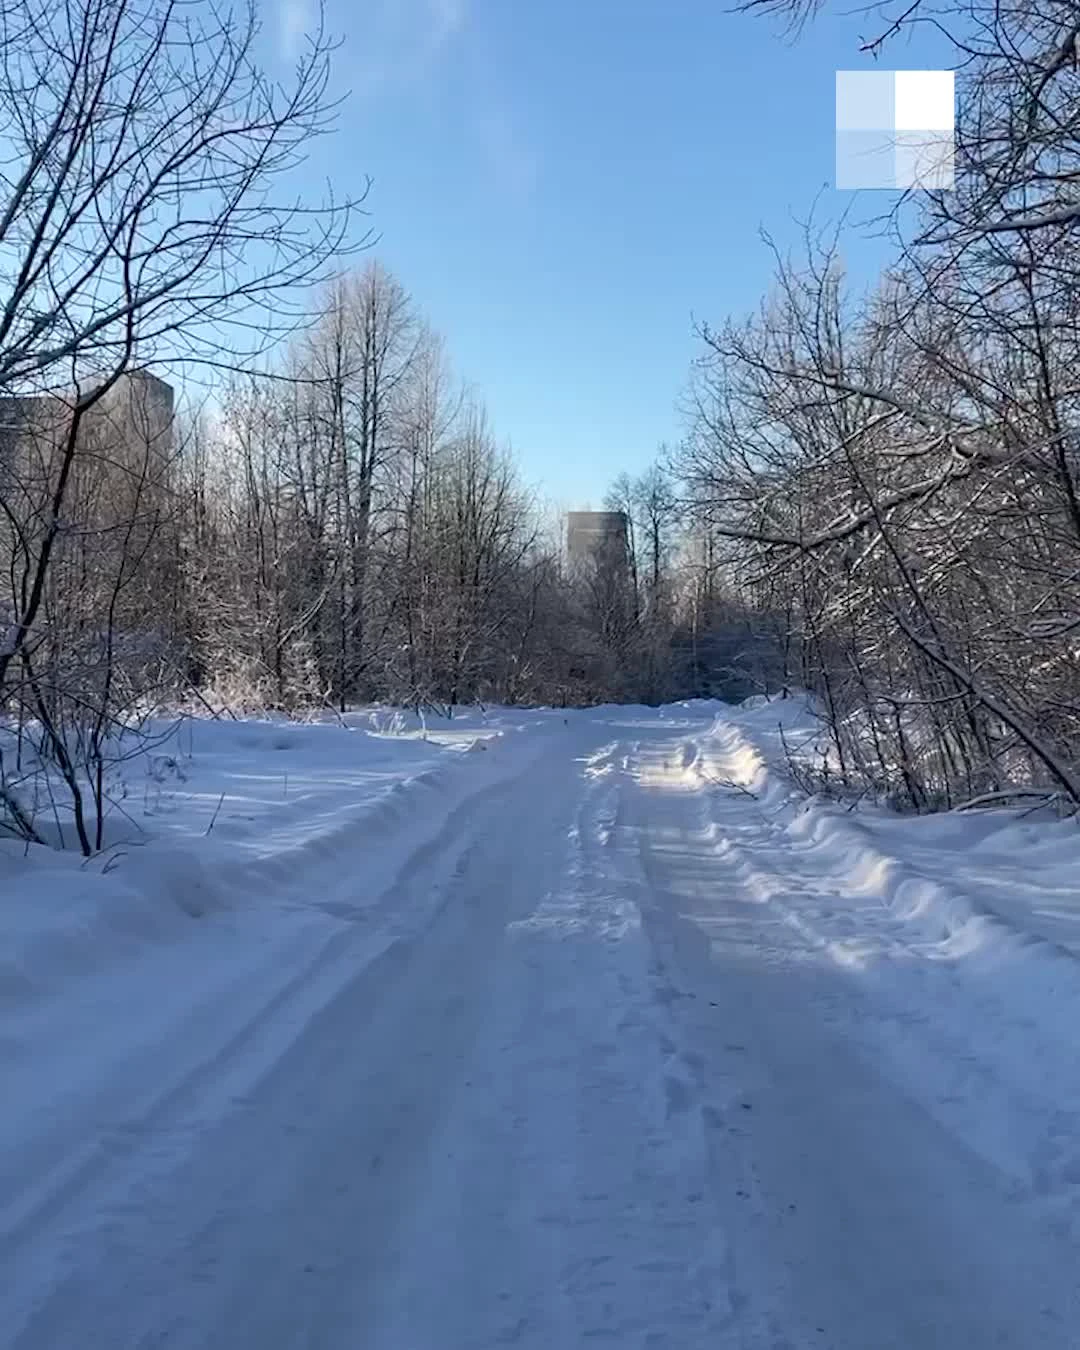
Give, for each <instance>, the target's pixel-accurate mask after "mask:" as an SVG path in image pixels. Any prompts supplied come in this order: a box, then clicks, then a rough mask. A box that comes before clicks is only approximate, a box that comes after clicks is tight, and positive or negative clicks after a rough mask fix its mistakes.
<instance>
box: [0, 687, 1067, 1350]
mask: <svg viewBox="0 0 1080 1350" xmlns="http://www.w3.org/2000/svg"><path fill="white" fill-rule="evenodd" d="M815 735H816V724H815V722H814V719H813V717H812V715H811V713H810V712H809V710H808V708H807V707H806V705H805V703H803V702H801V701H800V700H798V699H775V700H768V699H756V700H752V701H750V702H749V703H747V704H744V705H742V706H741V707H739V708H730V707H726V706H724V705H721V704H718V703H714V702H706V701H696V700H695V701H690V702H687V703H683V704H680V705H676V706H672V707H668V708H664V709H649V708H620V707H604V708H599V709H593V710H590V711H584V712H571V713H564V712H562V711H561V710H551V709H542V710H535V711H529V712H523V711H519V710H508V709H489V710H487V711H486V712H483V713H481V712H480V711H476V712H469V713H467V714H466V715H465V716H463V717H460V718H459V717H455V718H454V719H453V720H452V721H445V720H443V719H437V718H433V717H432V718H426V719H425V720H424V722H423V723H422V722H420V721H419V720H418V719H417V718H415V717H414V716H412V715H410V714H405V713H401V712H399V711H397V710H393V709H368V710H361V711H359V712H355V713H350V714H348V715H347V716H345V717H344V718H332V717H329V716H327V717H326V718H325V719H323V720H322V721H320V722H317V723H290V722H286V721H283V720H267V719H263V720H244V721H236V722H233V721H224V720H222V721H213V720H209V719H203V720H196V721H188V722H185V723H184V725H183V726H182V727H181V729H180V730H179V732H178V733H177V735H176V736H175V737H174V738H173V739H172V740H170V741H169V742H168V743H167V744H165V745H162V746H158V747H157V749H156V750H155V751H154V752H153V756H152V758H151V757H148V756H143V757H142V758H135V759H133V760H131V761H130V762H129V763H128V764H127V765H126V767H125V783H124V792H125V795H124V797H123V799H122V805H123V813H122V814H120V815H118V817H117V818H114V819H113V820H112V821H111V822H110V835H109V840H110V846H109V848H108V849H107V850H106V851H105V853H104V854H103V855H101V856H100V857H98V858H95V859H93V860H91V861H90V862H88V863H84V862H83V861H82V860H81V859H79V858H78V857H75V856H73V855H71V854H68V853H63V852H59V851H56V850H47V849H44V848H40V847H31V848H29V849H28V848H26V847H25V846H23V845H21V844H16V843H14V842H7V843H5V844H3V845H2V846H0V878H2V881H3V890H4V897H5V899H4V907H3V911H2V915H0V926H2V930H3V931H2V943H0V1008H2V1012H3V1023H2V1027H3V1030H2V1032H0V1072H2V1074H3V1082H4V1084H5V1093H4V1096H5V1110H4V1112H3V1115H2V1120H0V1261H2V1262H3V1268H4V1270H5V1275H6V1279H5V1282H4V1286H3V1290H2V1292H0V1317H2V1320H0V1325H3V1327H4V1338H3V1339H4V1344H5V1345H11V1346H12V1347H16V1348H17V1350H42V1348H44V1347H53V1346H66V1345H76V1344H77V1345H79V1346H80V1347H86V1348H87V1350H93V1348H94V1347H99V1346H100V1347H103V1348H104V1347H109V1350H114V1348H115V1347H120V1346H123V1347H128V1346H131V1347H135V1346H140V1347H141V1346H150V1345H159V1344H167V1345H169V1346H176V1347H180V1348H181V1350H187V1348H188V1347H191V1348H192V1350H193V1348H194V1347H196V1346H198V1347H221V1348H222V1350H225V1347H230V1348H231V1347H236V1346H259V1347H260V1348H262V1347H266V1348H267V1350H284V1347H290V1348H291V1347H301V1346H303V1347H308V1346H311V1347H316V1346H318V1347H324V1346H325V1347H338V1346H341V1347H350V1348H351V1347H353V1346H364V1347H372V1348H373V1350H415V1348H416V1347H420V1348H422V1350H426V1347H436V1346H437V1347H440V1348H442V1347H445V1348H446V1350H466V1347H468V1348H469V1350H472V1348H473V1347H476V1348H477V1350H479V1347H489V1346H499V1345H518V1346H521V1347H525V1350H540V1347H544V1350H548V1347H551V1346H558V1347H574V1346H579V1345H580V1346H586V1345H594V1344H611V1345H613V1346H619V1347H624V1346H625V1347H652V1348H653V1350H655V1348H657V1347H663V1346H672V1347H676V1346H677V1347H679V1348H680V1350H699V1348H700V1350H705V1347H709V1348H710V1350H712V1348H713V1347H727V1346H730V1347H733V1348H734V1347H740V1350H742V1348H743V1347H749V1350H757V1348H758V1347H760V1350H765V1348H766V1347H768V1348H769V1350H776V1347H780V1346H782V1347H785V1350H808V1347H815V1348H819V1347H830V1350H869V1348H870V1347H873V1350H878V1348H879V1347H881V1350H886V1348H887V1347H893V1346H895V1347H905V1348H907V1347H911V1346H915V1345H917V1346H919V1347H936V1346H941V1347H945V1346H948V1347H950V1350H954V1347H957V1346H961V1345H970V1346H980V1347H981V1346H984V1345H987V1346H988V1345H999V1346H1009V1347H1013V1346H1015V1347H1024V1350H1029V1348H1030V1347H1042V1346H1046V1347H1065V1346H1070V1345H1073V1344H1074V1343H1075V1334H1074V1327H1075V1325H1076V1318H1077V1314H1078V1311H1080V1309H1078V1307H1077V1292H1076V1289H1075V1277H1074V1271H1075V1267H1076V1260H1077V1255H1078V1252H1077V1244H1078V1241H1080V1079H1078V1078H1077V1076H1076V1074H1075V1062H1076V1032H1075V1028H1076V1027H1077V1026H1078V1025H1080V965H1078V964H1077V959H1076V958H1077V954H1078V943H1080V927H1078V923H1080V887H1078V886H1077V884H1076V882H1075V877H1076V876H1077V875H1080V872H1078V864H1080V829H1078V828H1077V826H1076V825H1075V823H1073V822H1070V821H1057V820H1041V819H1038V818H1037V817H1035V816H1032V815H1031V814H1025V813H1024V812H1022V811H1019V810H1012V811H1003V810H993V811H991V810H979V811H971V812H964V813H953V814H950V815H943V816H938V817H923V818H903V817H898V816H895V815H890V814H889V813H888V812H886V811H884V810H881V809H877V808H871V807H867V806H865V805H860V806H858V807H857V808H854V809H852V807H851V805H850V804H846V803H842V802H837V801H826V800H821V799H807V798H806V797H805V795H803V794H802V793H801V792H800V791H799V790H798V789H797V788H796V787H795V786H794V785H793V783H792V782H791V780H790V779H789V777H788V775H787V773H786V771H785V767H784V759H785V754H786V751H787V750H791V749H792V748H793V747H794V748H795V751H796V753H797V752H798V747H799V745H800V744H810V743H811V742H812V741H813V739H814V737H815ZM474 752H476V753H474Z"/></svg>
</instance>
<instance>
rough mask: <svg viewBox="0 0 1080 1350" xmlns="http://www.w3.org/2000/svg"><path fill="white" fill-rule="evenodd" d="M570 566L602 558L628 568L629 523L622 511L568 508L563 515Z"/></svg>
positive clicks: (621, 567)
mask: <svg viewBox="0 0 1080 1350" xmlns="http://www.w3.org/2000/svg"><path fill="white" fill-rule="evenodd" d="M566 553H567V558H568V559H569V562H570V566H571V567H574V566H579V565H581V564H582V563H586V562H589V561H590V560H593V559H601V560H603V561H605V562H607V563H609V564H611V565H614V566H616V567H618V568H620V569H626V571H627V572H629V570H630V526H629V521H628V520H627V517H626V512H625V511H570V512H568V513H567V517H566Z"/></svg>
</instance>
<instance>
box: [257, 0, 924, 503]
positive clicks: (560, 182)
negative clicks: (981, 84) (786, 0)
mask: <svg viewBox="0 0 1080 1350" xmlns="http://www.w3.org/2000/svg"><path fill="white" fill-rule="evenodd" d="M308 3H309V0H280V8H279V10H278V12H277V19H278V38H279V43H280V50H279V54H280V55H281V56H282V57H284V56H285V55H286V54H287V52H288V51H289V48H290V45H291V44H292V43H293V42H295V40H296V35H297V33H298V32H299V31H301V30H302V29H303V27H304V25H305V23H306V22H307V21H308V17H309V11H308V10H307V9H306V8H305V6H306V5H307V4H308ZM326 16H327V21H328V24H329V27H330V28H331V29H332V30H333V31H334V32H336V33H339V34H341V35H342V37H343V40H344V46H343V50H342V51H341V52H340V53H339V55H338V60H337V71H336V75H335V81H336V85H337V87H338V89H339V90H345V89H348V90H350V97H349V99H348V102H347V104H346V106H345V108H344V110H343V113H342V127H341V132H340V134H339V135H337V136H336V137H334V138H333V139H332V140H329V141H327V142H325V143H323V144H322V145H320V146H319V147H318V150H317V154H316V156H315V157H314V158H313V161H312V163H311V164H310V165H309V167H308V170H307V172H308V173H309V174H310V175H311V176H312V181H313V182H314V181H315V179H317V178H322V177H324V176H329V177H330V178H331V179H332V180H333V182H334V184H335V186H336V187H337V188H338V189H339V190H342V191H348V190H352V191H355V190H356V189H357V188H358V186H359V185H360V184H361V183H362V181H363V179H364V177H365V175H370V176H371V177H372V178H373V180H374V185H373V188H372V191H371V194H370V197H369V202H368V204H369V207H370V210H371V224H372V226H373V227H374V228H375V229H376V230H377V231H378V233H379V235H380V236H381V239H380V242H379V244H378V248H377V250H376V251H377V254H378V256H379V257H380V259H381V260H382V261H384V262H385V263H386V264H387V266H389V267H390V268H391V270H393V271H394V272H395V273H396V274H397V276H398V277H399V279H400V280H401V281H402V283H403V284H404V285H405V286H406V287H407V289H408V290H409V291H410V292H411V293H412V295H413V296H414V298H415V300H416V302H417V304H418V305H419V307H420V308H421V309H422V310H423V311H424V312H425V313H426V315H427V316H428V317H429V319H430V320H431V322H432V323H433V324H434V326H435V327H436V328H437V329H438V330H439V331H440V332H442V333H443V334H444V335H445V336H446V339H447V342H448V347H449V351H450V354H451V356H452V358H453V360H454V364H455V367H456V369H457V370H458V372H459V374H460V375H462V376H463V377H465V378H467V379H468V380H470V381H471V382H473V383H474V384H475V386H476V387H477V389H478V390H479V391H480V392H481V393H482V395H483V397H484V400H485V402H486V404H487V406H488V409H489V411H490V413H491V417H492V421H493V424H494V427H495V430H496V431H497V433H498V434H499V436H500V437H501V438H503V439H504V440H506V441H508V442H509V443H510V444H511V446H512V447H513V449H514V451H515V454H516V456H517V458H518V460H519V462H520V465H521V468H522V471H523V474H524V476H525V478H526V479H527V480H528V481H529V482H531V483H534V484H537V485H538V486H540V487H541V488H542V489H543V490H544V492H545V493H546V494H547V495H548V496H549V497H551V498H553V499H554V500H556V501H557V502H558V503H559V504H561V505H563V506H570V507H573V506H583V505H587V504H591V505H598V504H599V503H600V499H601V498H602V496H603V493H604V490H605V488H606V486H607V484H608V483H609V482H610V480H611V479H612V478H613V477H614V476H615V475H616V474H618V473H619V472H620V471H622V470H627V471H629V472H637V471H639V470H641V469H642V468H644V467H645V466H646V465H647V464H648V463H649V462H650V459H651V458H652V455H653V453H654V451H655V448H656V446H657V444H658V442H660V441H663V440H667V441H675V440H677V439H678V437H679V434H680V430H681V424H680V420H679V417H678V414H677V411H676V402H677V399H678V397H679V394H680V391H681V389H682V387H683V386H684V384H685V381H686V376H687V371H688V368H689V363H690V361H691V360H692V358H693V356H694V355H695V350H696V349H695V343H694V341H693V336H692V323H693V318H694V317H698V318H703V319H708V320H709V321H710V322H712V323H717V322H719V321H721V320H722V319H723V318H724V317H726V316H727V315H740V314H742V313H744V312H746V311H747V310H748V309H751V308H753V307H754V306H755V305H756V303H757V302H758V300H759V298H760V297H761V295H762V294H763V293H764V291H765V290H766V289H767V287H768V284H769V278H770V275H771V270H772V265H771V260H770V257H769V254H768V252H767V250H766V248H765V246H764V245H763V244H762V242H761V240H760V235H759V232H760V230H761V229H762V228H765V229H767V230H768V231H769V232H770V233H771V234H772V235H773V236H774V237H775V238H776V239H777V240H778V242H779V243H780V244H781V245H783V246H788V245H795V244H796V243H797V240H798V235H799V224H798V222H799V221H800V220H803V219H805V217H806V216H807V214H808V213H809V211H810V210H811V208H812V207H813V206H814V203H815V201H816V202H817V206H816V216H817V218H818V219H821V220H827V219H829V218H831V217H835V216H836V215H838V214H839V213H840V212H841V211H843V210H844V209H845V208H847V207H849V206H850V205H851V194H848V193H836V192H835V191H833V190H831V188H830V186H829V185H830V182H831V179H832V175H833V147H834V79H835V71H836V70H837V69H838V68H840V69H859V68H863V67H867V68H870V67H872V64H873V63H872V61H871V60H870V59H869V58H867V57H865V56H862V55H860V54H859V52H858V45H859V38H860V36H861V35H864V34H870V35H873V34H875V33H876V31H877V30H876V29H875V28H874V24H873V21H872V20H871V19H868V18H867V17H866V16H865V15H852V16H850V17H848V18H846V19H843V18H835V17H830V18H826V19H821V20H818V21H817V22H815V23H814V24H812V25H810V26H809V27H807V28H806V29H805V30H804V32H803V33H802V34H801V35H800V36H799V37H798V38H797V39H792V38H789V37H787V36H785V34H784V33H783V31H782V30H781V29H780V28H779V26H778V25H777V23H776V22H775V21H773V20H769V19H766V18H761V17H757V18H753V17H751V16H748V15H743V14H737V13H732V12H730V11H727V10H726V9H725V8H724V7H723V5H722V3H716V0H623V3H615V0H351V3H349V0H328V3H327V8H326ZM882 64H884V65H889V66H900V67H906V66H918V65H923V64H927V62H926V61H925V60H916V59H913V53H912V50H911V49H910V48H905V47H895V48H893V49H890V51H889V52H888V54H887V57H886V59H885V61H884V62H883V63H882ZM887 196H888V194H881V193H875V194H873V197H874V200H872V201H871V200H868V199H867V198H866V197H864V198H863V199H861V201H860V202H859V203H857V204H856V209H857V211H858V212H859V213H860V214H861V215H863V216H869V215H870V214H871V212H875V213H876V212H877V211H879V210H880V209H882V207H883V206H884V205H886V204H887ZM864 206H865V209H864ZM881 256H883V255H882V253H881V247H880V245H878V244H874V243H873V242H868V241H867V240H866V239H865V238H861V237H859V236H857V235H856V236H853V237H852V239H851V241H850V244H849V257H850V262H851V265H852V267H853V270H854V271H855V273H856V275H867V274H869V272H870V271H871V270H872V269H873V267H874V266H875V265H876V260H877V259H878V258H880V257H881Z"/></svg>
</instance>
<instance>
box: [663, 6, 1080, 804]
mask: <svg viewBox="0 0 1080 1350" xmlns="http://www.w3.org/2000/svg"><path fill="white" fill-rule="evenodd" d="M750 7H751V8H753V7H754V6H750ZM762 7H764V8H768V9H771V10H773V11H777V12H781V13H784V14H786V15H787V16H788V17H789V18H792V19H793V20H797V21H798V20H803V19H805V18H806V17H807V14H808V10H809V9H812V8H815V6H810V7H807V6H805V5H804V4H802V0H790V3H789V2H788V0H775V2H772V0H770V3H769V4H768V5H766V6H762ZM918 24H934V25H937V26H939V28H940V30H941V31H943V32H950V33H953V34H954V35H955V40H956V43H957V61H958V64H959V65H960V66H961V69H960V72H959V75H958V85H959V90H960V103H959V119H958V131H957V149H956V188H955V191H951V192H934V193H922V194H916V199H915V200H909V201H906V202H905V203H903V204H902V205H901V206H900V207H899V208H898V209H897V213H896V215H895V216H894V218H893V227H894V231H895V234H896V239H897V254H896V256H897V261H896V265H895V266H894V267H893V268H891V269H890V270H889V272H888V274H887V275H886V276H885V277H883V279H882V280H881V283H880V285H879V286H878V287H877V288H876V290H875V291H874V292H873V293H872V294H870V295H869V296H863V297H859V296H854V297H853V296H851V295H850V294H848V293H847V290H846V287H845V282H844V272H843V267H842V262H841V253H840V249H839V247H838V246H837V244H836V242H835V241H832V242H830V241H827V240H826V241H824V242H823V241H822V240H821V239H820V238H815V237H814V236H812V235H808V242H807V248H806V254H805V257H804V258H803V259H802V260H801V261H799V262H797V263H795V262H791V261H789V260H787V259H781V260H780V261H779V265H778V275H777V284H776V287H775V290H774V292H773V294H772V295H771V296H770V298H769V299H768V301H767V303H765V304H764V305H763V306H762V308H761V311H760V313H759V314H758V315H757V316H756V318H754V319H753V320H752V321H751V322H749V323H746V324H739V325H736V324H728V325H726V326H724V327H721V328H719V329H718V330H711V329H704V330H703V331H702V334H701V337H702V343H703V357H702V361H701V362H700V365H699V367H698V370H697V372H696V375H695V379H694V387H693V404H694V406H693V415H692V419H691V426H690V430H689V435H688V438H687V441H686V444H685V446H684V447H683V448H682V450H681V453H680V454H679V457H678V461H679V466H680V471H681V474H682V476H683V478H684V480H685V482H686V484H687V490H688V492H689V493H690V494H691V495H692V496H693V497H694V499H695V500H696V501H697V502H698V503H699V504H700V505H701V506H702V507H703V508H704V509H705V511H706V513H707V516H708V519H709V521H710V525H711V528H712V530H713V531H714V532H715V533H716V534H717V535H718V536H720V537H722V538H723V539H725V540H727V541H728V547H727V549H726V552H725V555H724V565H725V566H726V568H727V569H728V573H729V575H730V576H731V577H735V578H737V579H738V581H739V584H740V585H741V587H742V589H743V592H744V594H745V595H746V596H748V597H750V598H751V599H752V602H753V603H754V604H755V605H756V606H757V607H758V609H759V611H760V613H761V614H762V618H763V621H764V619H765V616H766V615H768V616H771V621H772V622H773V623H774V624H775V625H776V627H777V630H778V632H779V633H780V634H782V637H783V645H784V652H785V659H786V666H787V669H788V673H789V678H790V679H791V680H793V681H794V682H796V683H799V684H801V685H804V686H807V687H809V688H810V689H811V690H813V691H814V692H815V693H816V694H817V695H819V701H820V705H821V708H822V711H823V714H824V717H825V720H826V724H827V727H828V731H829V734H830V737H831V741H832V754H831V755H830V757H829V762H828V765H827V766H825V767H827V769H828V771H829V773H830V774H831V776H832V779H833V781H834V782H836V781H839V782H841V783H843V784H846V785H848V786H850V787H852V788H853V789H854V788H858V789H860V790H865V789H866V788H868V787H869V788H870V789H871V790H873V791H875V792H877V793H879V794H881V795H883V796H885V797H887V798H889V799H890V800H893V801H895V802H898V803H899V804H902V805H905V806H907V807H910V808H915V809H920V810H922V809H932V808H937V807H941V806H955V805H958V804H962V803H965V802H971V801H981V800H985V799H987V798H989V799H990V800H1001V799H1003V798H1012V797H1016V796H1017V795H1018V794H1022V793H1024V792H1025V791H1035V792H1047V791H1049V792H1054V793H1058V794H1061V796H1062V797H1063V798H1064V799H1066V800H1068V801H1070V802H1073V803H1075V802H1077V801H1080V767H1078V760H1080V442H1078V434H1080V324H1078V320H1080V190H1078V183H1080V73H1078V64H1080V45H1078V44H1080V26H1078V24H1077V15H1076V7H1075V5H1074V4H1072V3H1068V4H1066V3H1058V2H1057V0H1031V3H1029V4H1027V5H1024V6H1021V7H1012V8H1009V7H1005V8H1002V7H1001V6H990V5H983V4H980V3H975V2H974V0H964V2H963V3H960V4H956V5H953V4H950V5H949V6H948V13H947V14H946V12H945V7H944V6H942V5H937V4H935V3H933V2H932V0H916V3H915V4H914V5H912V6H911V7H910V9H909V10H908V11H907V12H906V13H905V14H904V16H903V17H902V18H900V19H897V20H896V22H895V23H894V24H891V25H890V24H888V23H887V22H886V21H884V20H883V23H882V30H883V31H882V35H881V38H880V39H879V40H876V41H874V42H872V43H871V44H870V46H871V47H872V48H873V49H874V50H882V49H884V50H891V48H889V45H888V44H889V43H890V42H891V41H894V40H896V39H897V36H898V34H902V33H906V31H907V29H908V28H909V27H911V26H914V25H918Z"/></svg>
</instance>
